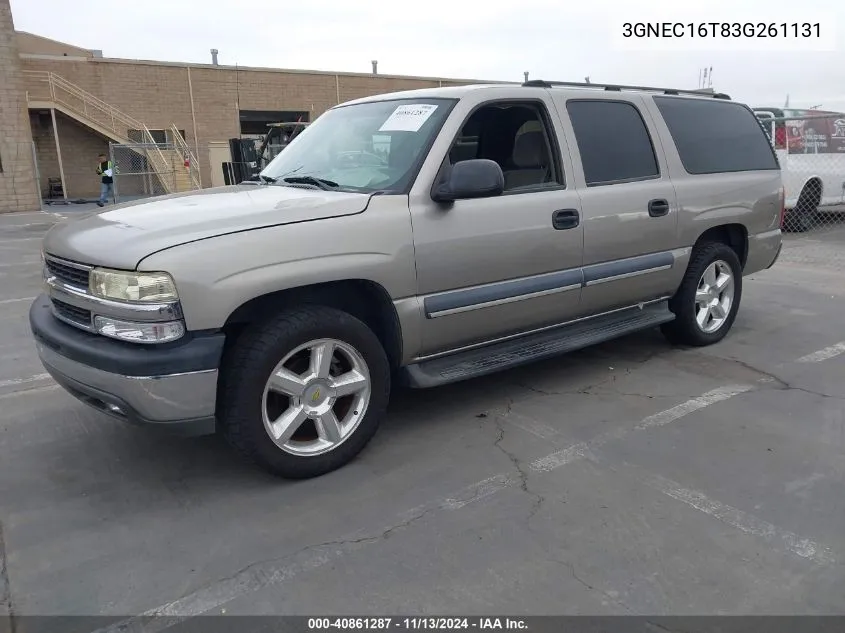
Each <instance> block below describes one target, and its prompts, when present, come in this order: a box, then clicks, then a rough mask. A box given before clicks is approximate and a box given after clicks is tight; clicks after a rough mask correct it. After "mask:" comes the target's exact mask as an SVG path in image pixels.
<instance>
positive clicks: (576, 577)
mask: <svg viewBox="0 0 845 633" xmlns="http://www.w3.org/2000/svg"><path fill="white" fill-rule="evenodd" d="M549 560H551V561H552V562H555V563H557V564H558V565H562V566H563V567H566V568H567V569H568V570H569V574H570V575H571V576H572V578H573V579H574V580H576V581H577V582H579V583H580V584H582V585H584V587H586V588H587V589H589V590H590V591H596V592H598V593H600V594H601V595H603V596H604V597H605V598H607V599H608V600H610V601H611V602H612V603H613V604H616V605H618V606H620V607H622V608H623V609H625V611H627V612H628V613H630V614H631V615H640V614H639V613H637V612H636V611H634V610H633V609H632V608H631V607H629V606H628V605H627V604H625V603H624V602H622V601H621V600H620V599H619V598H616V597H614V596H612V595H610V594H609V593H608V592H606V591H605V590H604V589H601V588H600V587H595V586H593V585H591V584H590V583H588V582H587V581H586V580H584V579H583V578H581V577H580V576H579V575H578V574H577V573H576V571H575V565H574V564H572V563H570V562H568V561H565V560H558V559H557V558H550V559H549Z"/></svg>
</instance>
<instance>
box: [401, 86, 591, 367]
mask: <svg viewBox="0 0 845 633" xmlns="http://www.w3.org/2000/svg"><path fill="white" fill-rule="evenodd" d="M510 94H513V93H512V91H511V93H510ZM485 95H486V99H485V100H482V99H481V98H476V101H475V102H472V101H470V100H469V99H467V98H464V99H462V100H461V102H460V104H459V105H458V106H457V107H456V110H455V112H453V116H452V117H451V118H450V121H449V122H447V125H446V126H445V127H444V130H443V133H442V134H441V138H439V139H438V142H437V143H436V144H435V146H434V147H433V148H432V152H431V155H430V156H429V159H428V162H427V164H426V165H424V167H423V170H422V171H421V172H420V178H419V179H418V182H417V183H416V184H415V187H414V190H413V191H412V193H411V196H410V205H411V217H412V222H413V231H414V248H415V252H416V263H417V279H418V295H419V296H420V298H421V300H422V307H423V313H424V314H423V317H422V319H423V327H422V340H421V354H420V355H422V356H425V355H431V354H436V353H438V352H445V351H449V350H453V349H456V348H460V347H462V346H467V345H472V344H474V343H478V342H481V341H489V340H490V339H494V338H497V337H504V336H509V335H515V334H518V333H522V332H526V331H530V330H532V329H537V328H540V327H543V326H546V325H550V324H555V323H559V322H561V321H564V320H566V319H567V318H570V317H571V316H572V315H574V314H575V313H576V312H577V310H578V305H579V301H580V293H581V270H580V266H581V254H582V241H583V225H582V223H581V220H580V217H581V204H580V201H579V197H578V194H577V192H576V191H575V190H574V188H573V187H572V167H571V163H569V158H568V156H569V154H568V151H566V147H565V144H564V142H563V139H562V138H560V134H559V132H560V121H559V119H558V117H557V114H556V113H555V112H554V108H553V107H552V103H551V101H550V100H548V99H547V98H542V99H530V100H524V101H522V100H519V101H513V100H506V101H505V100H502V101H499V100H496V99H495V97H494V96H493V95H491V94H490V92H486V93H485ZM458 108H460V110H459V109H458ZM437 152H439V155H437V154H436V153H437ZM472 158H487V159H491V160H494V161H496V162H497V163H498V164H499V165H500V166H501V167H502V170H503V172H504V174H505V192H504V193H503V194H502V195H501V196H497V197H490V198H482V199H474V200H458V201H456V202H454V203H452V204H451V205H448V206H446V205H442V204H438V203H435V202H434V201H433V200H432V199H431V196H430V190H431V185H432V183H433V182H434V177H435V174H436V173H437V172H438V171H439V169H440V166H441V165H442V163H443V161H446V160H448V161H450V162H451V163H452V164H454V163H455V162H459V161H461V160H467V159H472Z"/></svg>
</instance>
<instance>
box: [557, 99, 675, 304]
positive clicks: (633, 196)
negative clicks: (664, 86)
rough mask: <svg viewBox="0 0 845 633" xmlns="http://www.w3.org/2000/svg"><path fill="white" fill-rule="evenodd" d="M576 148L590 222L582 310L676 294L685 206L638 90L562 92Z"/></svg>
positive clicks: (565, 119) (577, 182)
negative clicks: (592, 94)
mask: <svg viewBox="0 0 845 633" xmlns="http://www.w3.org/2000/svg"><path fill="white" fill-rule="evenodd" d="M555 105H556V106H557V109H558V112H559V113H560V115H561V118H562V122H563V125H564V127H565V129H566V133H567V136H568V137H569V138H570V139H573V140H572V145H573V152H574V151H575V148H576V147H577V155H578V156H579V157H580V160H578V161H576V162H575V185H576V187H578V189H579V193H580V196H581V207H582V215H583V222H584V260H583V271H584V288H583V290H582V291H581V306H580V310H581V312H582V313H583V314H596V313H601V312H605V311H608V310H613V309H616V308H622V307H626V306H630V305H632V304H635V303H639V302H641V301H648V300H651V299H657V298H660V297H662V296H665V295H667V294H671V293H672V289H673V280H674V278H675V268H676V255H675V253H674V252H673V249H674V248H675V247H676V246H677V245H678V236H677V227H678V205H677V200H676V196H675V189H674V187H673V186H672V182H671V180H670V178H669V174H668V169H667V166H666V163H665V159H664V157H663V153H662V150H661V143H660V137H659V135H658V133H657V131H656V129H655V128H654V125H653V122H652V120H651V117H650V115H649V113H648V111H647V110H646V108H645V107H644V101H643V97H641V96H640V95H638V94H633V93H632V94H619V95H618V96H614V98H613V99H606V98H584V97H580V96H579V97H571V96H568V93H566V92H560V93H558V94H556V95H555Z"/></svg>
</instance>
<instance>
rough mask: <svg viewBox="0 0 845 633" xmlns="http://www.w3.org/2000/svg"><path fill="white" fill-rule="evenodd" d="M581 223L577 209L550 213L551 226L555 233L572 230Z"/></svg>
mask: <svg viewBox="0 0 845 633" xmlns="http://www.w3.org/2000/svg"><path fill="white" fill-rule="evenodd" d="M580 222H581V217H580V216H579V214H578V210H577V209H558V210H557V211H555V212H554V213H552V226H553V227H554V228H555V230H556V231H563V230H565V229H574V228H575V227H576V226H578V224H580Z"/></svg>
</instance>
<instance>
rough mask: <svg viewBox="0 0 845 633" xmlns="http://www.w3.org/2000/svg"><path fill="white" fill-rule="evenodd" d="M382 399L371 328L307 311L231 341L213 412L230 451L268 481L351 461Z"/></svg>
mask: <svg viewBox="0 0 845 633" xmlns="http://www.w3.org/2000/svg"><path fill="white" fill-rule="evenodd" d="M389 396H390V364H389V362H388V359H387V355H386V353H385V351H384V348H383V347H382V345H381V343H380V342H379V340H378V337H376V335H375V334H374V333H373V332H372V330H370V329H369V328H368V327H367V326H366V325H365V324H364V323H363V322H361V321H360V320H358V319H356V318H355V317H353V316H351V315H349V314H347V313H345V312H342V311H340V310H336V309H334V308H329V307H323V306H308V307H303V308H298V309H294V310H289V311H286V312H284V313H282V314H280V315H278V316H276V317H275V318H273V319H271V320H269V321H268V322H266V323H263V324H260V325H257V326H253V327H252V329H250V330H248V331H247V332H246V333H245V334H243V335H242V336H241V337H240V338H239V339H238V340H237V342H236V343H235V345H234V347H233V348H232V349H231V350H230V352H229V353H228V354H227V356H226V359H225V361H224V372H223V376H222V379H221V395H220V399H219V407H218V410H219V411H220V424H221V427H222V431H223V435H224V436H225V437H226V439H227V440H228V441H229V443H230V444H231V445H232V446H233V447H234V448H235V449H236V450H237V451H238V452H239V453H241V454H242V455H243V456H245V457H246V458H247V459H249V460H250V461H252V462H253V463H255V464H257V465H258V466H259V467H260V468H262V469H264V470H266V471H268V472H270V473H271V474H274V475H277V476H280V477H285V478H288V479H306V478H310V477H317V476H319V475H323V474H326V473H328V472H331V471H333V470H336V469H338V468H340V467H341V466H344V465H345V464H347V463H348V462H349V461H351V460H352V459H353V458H354V457H355V456H356V455H357V454H358V453H360V452H361V451H362V450H363V449H364V447H365V446H366V444H367V443H368V442H369V441H370V439H371V438H372V437H373V435H375V433H376V430H377V429H378V426H379V424H380V422H381V420H382V418H383V416H384V413H385V410H386V408H387V403H388V400H389Z"/></svg>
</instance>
